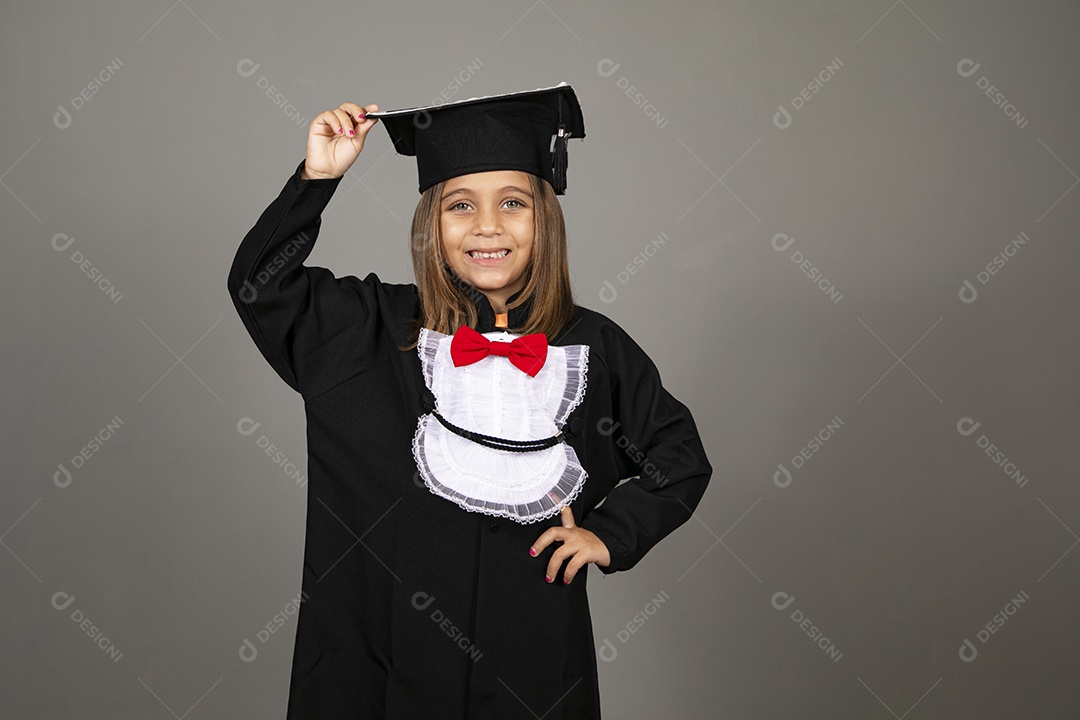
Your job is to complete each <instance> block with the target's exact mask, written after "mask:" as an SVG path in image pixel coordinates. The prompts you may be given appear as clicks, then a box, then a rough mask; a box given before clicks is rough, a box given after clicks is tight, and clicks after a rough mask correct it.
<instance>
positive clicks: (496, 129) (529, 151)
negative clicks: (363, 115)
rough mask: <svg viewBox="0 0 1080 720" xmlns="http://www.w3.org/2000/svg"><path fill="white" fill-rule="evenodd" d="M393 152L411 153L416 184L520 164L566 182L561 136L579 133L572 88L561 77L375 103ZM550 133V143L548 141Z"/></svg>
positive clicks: (558, 189) (557, 185)
mask: <svg viewBox="0 0 1080 720" xmlns="http://www.w3.org/2000/svg"><path fill="white" fill-rule="evenodd" d="M367 117H373V118H379V120H380V121H381V122H382V123H383V124H384V125H385V126H386V132H387V133H389V135H390V139H391V140H392V141H393V143H394V147H395V148H396V149H397V151H398V153H400V154H401V155H414V156H416V165H417V171H418V173H419V178H420V192H424V190H426V189H428V188H429V187H431V186H432V185H435V184H436V183H439V182H442V181H443V180H449V179H450V178H452V177H457V176H458V175H467V174H469V173H474V172H484V171H487V170H523V171H525V172H528V173H532V174H533V175H538V176H540V177H542V178H544V179H545V180H547V181H548V182H549V183H551V186H552V187H553V188H554V190H555V194H556V195H562V194H563V193H564V192H565V190H566V166H567V156H566V140H567V138H570V137H575V138H583V137H585V121H584V119H583V118H582V117H581V106H580V105H578V99H577V95H575V94H574V89H573V88H572V87H570V86H569V85H567V84H566V83H565V82H563V83H559V84H558V85H556V86H554V87H547V88H539V89H537V90H529V91H526V92H516V93H507V94H505V95H485V96H482V97H474V98H469V99H468V100H459V101H457V102H452V103H443V104H440V105H427V106H425V107H414V108H405V109H403V110H385V111H384V110H380V111H379V112H373V113H368V114H367ZM552 138H554V144H553V143H552Z"/></svg>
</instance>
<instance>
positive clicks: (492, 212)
mask: <svg viewBox="0 0 1080 720" xmlns="http://www.w3.org/2000/svg"><path fill="white" fill-rule="evenodd" d="M530 186H531V185H530V182H529V176H528V174H526V173H524V172H521V171H518V170H493V171H490V172H480V173H472V174H471V175H459V176H458V177H455V178H451V179H450V180H447V181H446V182H445V183H444V185H443V191H442V196H441V200H440V201H439V233H440V236H441V237H442V253H443V258H444V259H445V260H446V262H447V264H448V265H449V266H450V268H451V269H452V270H453V271H454V273H455V274H456V275H457V276H458V277H459V278H461V279H462V280H464V281H465V282H467V283H468V284H470V285H472V286H473V287H475V288H476V289H478V290H479V291H480V292H482V293H484V295H485V296H487V299H488V301H489V302H490V303H491V307H492V309H493V310H494V311H495V312H497V313H502V312H506V300H507V298H509V297H510V296H511V295H513V294H514V293H515V292H517V291H518V290H521V289H522V288H523V287H525V283H526V280H527V279H528V269H529V265H530V263H531V261H532V249H533V239H534V234H535V225H534V218H533V207H534V205H533V197H532V192H531V191H530Z"/></svg>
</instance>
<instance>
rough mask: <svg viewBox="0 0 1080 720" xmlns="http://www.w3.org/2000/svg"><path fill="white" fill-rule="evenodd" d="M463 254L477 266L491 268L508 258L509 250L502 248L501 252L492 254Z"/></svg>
mask: <svg viewBox="0 0 1080 720" xmlns="http://www.w3.org/2000/svg"><path fill="white" fill-rule="evenodd" d="M465 254H466V255H468V256H469V258H470V259H471V260H472V261H473V262H474V263H476V264H477V265H483V266H492V265H498V264H499V263H501V262H502V261H503V259H504V258H506V257H508V256H509V255H510V250H509V248H503V249H502V250H496V251H494V252H484V251H481V250H470V251H469V252H467V253H465Z"/></svg>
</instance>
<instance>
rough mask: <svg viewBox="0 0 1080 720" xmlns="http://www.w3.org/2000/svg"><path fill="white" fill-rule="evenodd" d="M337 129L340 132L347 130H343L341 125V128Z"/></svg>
mask: <svg viewBox="0 0 1080 720" xmlns="http://www.w3.org/2000/svg"><path fill="white" fill-rule="evenodd" d="M337 131H338V132H345V131H344V130H342V129H341V128H340V127H339V128H338V129H337Z"/></svg>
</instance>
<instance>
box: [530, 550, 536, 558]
mask: <svg viewBox="0 0 1080 720" xmlns="http://www.w3.org/2000/svg"><path fill="white" fill-rule="evenodd" d="M529 554H530V555H532V556H534V557H535V556H536V551H535V550H533V549H532V548H529Z"/></svg>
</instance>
